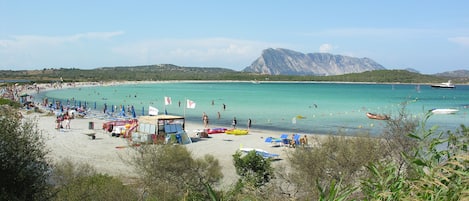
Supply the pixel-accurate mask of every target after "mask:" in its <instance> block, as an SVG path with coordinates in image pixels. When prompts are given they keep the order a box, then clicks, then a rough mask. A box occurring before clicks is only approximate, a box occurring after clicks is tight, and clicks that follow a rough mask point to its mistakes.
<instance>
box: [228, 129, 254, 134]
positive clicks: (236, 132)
mask: <svg viewBox="0 0 469 201" xmlns="http://www.w3.org/2000/svg"><path fill="white" fill-rule="evenodd" d="M225 133H226V134H230V135H247V134H248V133H249V131H248V130H243V129H229V130H226V131H225Z"/></svg>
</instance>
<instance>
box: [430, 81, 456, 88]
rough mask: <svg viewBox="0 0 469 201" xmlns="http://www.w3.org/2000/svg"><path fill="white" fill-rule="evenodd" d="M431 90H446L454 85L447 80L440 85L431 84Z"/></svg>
mask: <svg viewBox="0 0 469 201" xmlns="http://www.w3.org/2000/svg"><path fill="white" fill-rule="evenodd" d="M431 86H432V88H446V89H452V88H454V84H453V83H452V82H451V80H448V82H442V83H440V84H432V85H431Z"/></svg>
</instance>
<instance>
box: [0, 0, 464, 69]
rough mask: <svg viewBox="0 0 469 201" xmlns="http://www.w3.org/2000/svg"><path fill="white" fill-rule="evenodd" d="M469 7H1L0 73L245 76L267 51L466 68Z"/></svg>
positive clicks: (10, 3)
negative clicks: (145, 70)
mask: <svg viewBox="0 0 469 201" xmlns="http://www.w3.org/2000/svg"><path fill="white" fill-rule="evenodd" d="M468 8H469V1H467V0H454V1H439V0H426V1H424V0H394V1H375V0H355V1H347V0H342V1H338V0H328V1H316V0H289V1H287V0H252V1H248V0H237V1H235V0H232V1H230V0H225V1H223V0H197V1H190V0H188V1H182V0H171V1H169V0H165V1H162V0H149V1H146V0H139V1H121V0H113V1H111V0H80V1H64V0H41V1H26V0H0V70H35V69H37V70H40V69H44V68H80V69H94V68H99V67H113V66H137V65H153V64H174V65H178V66H190V67H223V68H229V69H233V70H242V69H244V68H245V67H247V66H249V65H251V63H252V62H254V61H255V60H256V59H257V58H259V57H260V56H261V54H262V51H263V50H264V49H267V48H285V49H290V50H293V51H297V52H301V53H305V54H306V53H317V52H325V53H331V54H336V55H344V56H352V57H358V58H364V57H367V58H370V59H372V60H374V61H376V62H377V63H379V64H381V65H383V66H384V67H385V68H387V69H405V68H412V69H415V70H417V71H419V72H420V73H423V74H433V73H439V72H445V71H453V70H469V9H468Z"/></svg>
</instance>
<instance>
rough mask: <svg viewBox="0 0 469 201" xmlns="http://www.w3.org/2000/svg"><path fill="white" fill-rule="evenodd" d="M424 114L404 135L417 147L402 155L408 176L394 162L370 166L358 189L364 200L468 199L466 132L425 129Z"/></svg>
mask: <svg viewBox="0 0 469 201" xmlns="http://www.w3.org/2000/svg"><path fill="white" fill-rule="evenodd" d="M431 115H432V114H431V113H428V114H427V115H426V117H425V120H424V121H423V122H422V123H421V124H420V125H419V129H417V130H416V132H413V133H409V134H408V136H409V137H411V138H413V139H415V140H416V142H417V145H416V146H415V147H414V151H413V153H412V154H409V153H402V154H403V155H404V157H405V158H406V160H407V161H408V165H409V168H407V169H406V170H410V173H411V174H408V173H407V172H403V171H402V169H400V164H399V163H398V162H397V161H386V162H385V163H372V164H370V165H369V166H368V169H369V170H370V172H371V173H372V174H371V176H370V177H367V178H365V179H363V180H362V182H361V186H360V188H361V189H362V193H363V194H364V196H365V198H366V199H368V200H465V199H467V198H468V197H469V171H468V170H469V155H468V145H469V129H468V128H466V127H465V126H464V125H461V128H460V129H457V130H456V131H447V132H442V131H437V128H438V126H433V127H431V128H429V129H428V128H426V127H425V122H426V120H427V119H428V118H430V116H431Z"/></svg>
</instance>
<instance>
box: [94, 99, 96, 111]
mask: <svg viewBox="0 0 469 201" xmlns="http://www.w3.org/2000/svg"><path fill="white" fill-rule="evenodd" d="M94 109H95V110H96V101H95V102H94Z"/></svg>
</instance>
